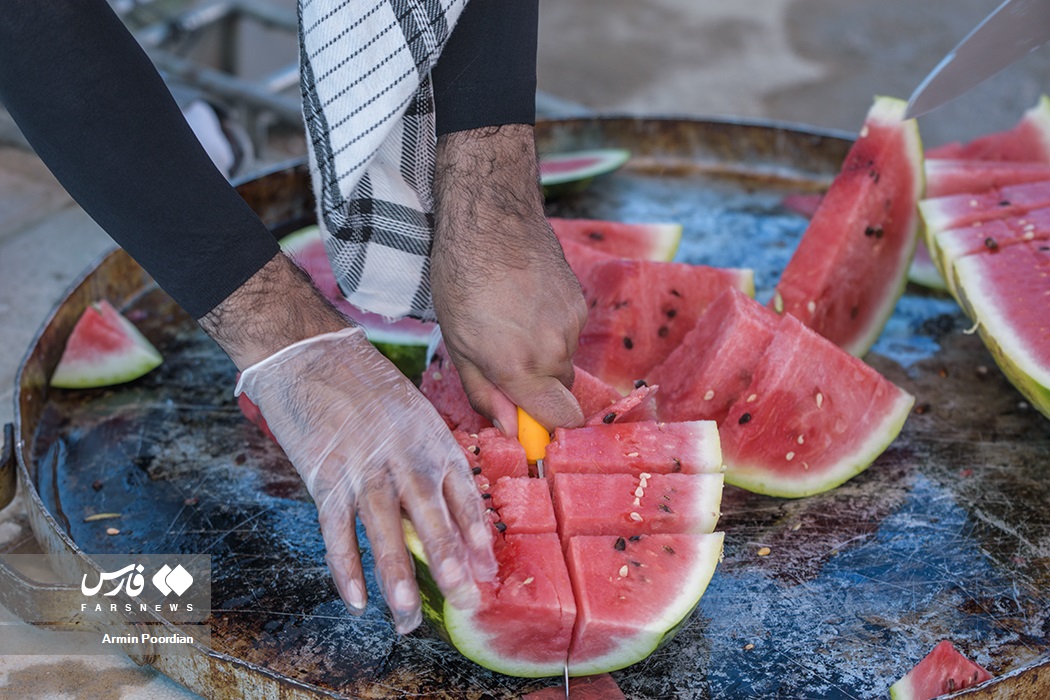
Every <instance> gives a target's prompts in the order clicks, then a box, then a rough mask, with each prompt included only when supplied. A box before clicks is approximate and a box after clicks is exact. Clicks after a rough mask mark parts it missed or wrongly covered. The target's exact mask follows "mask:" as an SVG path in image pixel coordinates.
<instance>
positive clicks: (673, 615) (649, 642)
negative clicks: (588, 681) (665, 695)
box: [569, 532, 725, 676]
mask: <svg viewBox="0 0 1050 700" xmlns="http://www.w3.org/2000/svg"><path fill="white" fill-rule="evenodd" d="M704 542H705V543H707V544H706V546H705V548H704V551H703V552H702V553H701V554H700V555H699V556H697V558H696V561H695V562H694V564H693V568H692V570H690V571H689V573H688V575H685V574H683V576H682V580H683V581H688V582H689V584H690V585H688V586H682V588H681V595H679V596H678V598H677V599H675V601H674V602H673V603H672V604H671V605H669V606H668V607H667V608H666V609H665V610H664V612H663V614H662V615H661V616H660V617H659V618H657V619H656V620H654V621H653V623H651V624H650V626H649V628H648V629H646V630H644V631H643V630H639V634H638V636H637V637H635V638H633V642H634V643H633V644H631V645H629V646H627V645H624V646H620V647H618V648H617V649H615V650H614V651H611V652H609V653H607V654H605V655H604V656H600V657H598V658H597V659H591V660H590V661H588V662H587V663H585V664H580V663H576V664H570V665H569V675H570V676H591V675H596V674H599V673H609V672H612V671H617V670H619V669H621V668H626V667H628V666H630V665H632V664H636V663H638V662H639V661H642V660H643V659H646V658H648V657H649V656H650V655H651V654H652V653H653V652H655V651H656V650H657V649H659V648H661V647H662V646H664V645H665V644H667V643H668V642H670V641H671V640H672V639H673V638H674V636H675V635H676V634H677V633H678V631H679V630H680V629H681V628H682V627H684V626H685V623H687V622H688V621H689V619H690V618H691V617H692V615H693V611H695V610H696V608H697V606H698V605H699V604H700V599H701V598H702V597H703V595H704V593H705V592H706V591H707V586H708V585H709V584H710V583H711V579H712V578H713V577H714V573H715V570H716V569H717V568H718V563H719V562H720V561H721V560H722V547H723V544H724V542H725V533H722V532H713V533H710V534H709V535H707V536H705V540H704Z"/></svg>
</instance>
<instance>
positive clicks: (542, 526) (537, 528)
mask: <svg viewBox="0 0 1050 700" xmlns="http://www.w3.org/2000/svg"><path fill="white" fill-rule="evenodd" d="M491 496H492V497H491V498H489V499H486V500H488V501H489V504H490V505H489V513H490V516H491V517H492V518H494V520H493V522H494V523H496V529H497V530H499V531H501V532H505V533H507V534H517V535H539V534H542V533H544V532H557V531H558V523H557V522H556V521H555V519H554V506H553V504H552V503H551V493H550V489H548V488H547V484H546V483H545V482H544V481H543V479H533V478H530V477H528V476H524V477H510V476H504V477H501V478H500V479H499V480H498V481H496V483H495V484H493V485H492V489H491Z"/></svg>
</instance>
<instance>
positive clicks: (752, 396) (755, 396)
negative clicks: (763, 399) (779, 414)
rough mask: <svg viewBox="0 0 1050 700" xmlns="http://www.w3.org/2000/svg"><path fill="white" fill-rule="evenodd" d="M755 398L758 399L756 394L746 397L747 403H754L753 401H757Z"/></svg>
mask: <svg viewBox="0 0 1050 700" xmlns="http://www.w3.org/2000/svg"><path fill="white" fill-rule="evenodd" d="M757 398H758V394H751V396H748V397H747V402H748V403H754V402H755V399H757Z"/></svg>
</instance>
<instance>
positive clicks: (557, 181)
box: [540, 148, 631, 198]
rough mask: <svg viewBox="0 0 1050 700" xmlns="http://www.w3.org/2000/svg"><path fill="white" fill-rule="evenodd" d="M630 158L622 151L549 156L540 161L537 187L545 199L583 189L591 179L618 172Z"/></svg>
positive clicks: (607, 149) (606, 149) (598, 150)
mask: <svg viewBox="0 0 1050 700" xmlns="http://www.w3.org/2000/svg"><path fill="white" fill-rule="evenodd" d="M630 158H631V152H630V151H627V150H624V149H622V148H599V149H592V150H588V151H569V152H565V153H548V154H545V155H543V156H541V157H540V184H541V185H542V186H543V193H544V195H546V196H547V197H552V198H553V197H557V196H561V195H564V194H570V193H572V192H580V191H582V190H584V189H586V188H587V187H588V186H589V185H590V184H591V181H593V180H594V178H596V177H598V176H599V175H606V174H608V173H611V172H613V171H614V170H618V169H619V168H620V167H622V166H623V164H624V163H626V162H627V161H628V160H630Z"/></svg>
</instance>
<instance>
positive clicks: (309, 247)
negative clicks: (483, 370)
mask: <svg viewBox="0 0 1050 700" xmlns="http://www.w3.org/2000/svg"><path fill="white" fill-rule="evenodd" d="M281 250H283V251H284V252H285V254H286V255H288V257H290V258H292V260H294V261H295V263H296V264H297V265H299V267H301V268H302V269H303V270H304V271H305V272H306V273H307V274H308V275H309V276H310V279H311V280H313V283H314V286H316V287H317V289H318V290H319V291H320V292H321V293H322V294H323V295H324V296H325V298H326V299H328V301H329V302H331V303H332V305H333V306H335V308H337V309H338V310H339V311H340V312H342V313H343V314H344V315H345V316H346V317H347V318H349V319H350V320H351V321H353V322H354V323H356V324H357V325H359V326H361V327H362V328H364V330H365V334H366V335H367V336H368V339H369V340H370V341H371V342H372V344H373V345H375V346H376V348H377V349H378V350H379V351H380V352H381V353H383V354H384V355H386V357H387V358H388V359H389V360H390V361H391V362H393V363H394V364H395V365H396V366H397V368H398V369H400V370H401V371H402V372H403V373H404V374H405V376H407V377H409V378H411V379H417V378H418V377H419V376H420V375H421V374H422V373H423V369H424V368H425V367H426V354H427V346H428V344H429V343H430V340H431V338H432V337H433V335H434V334H435V333H436V332H437V330H436V329H437V324H436V323H433V322H430V321H420V320H418V319H414V318H401V319H396V320H392V319H388V318H386V317H384V316H381V315H379V314H374V313H371V312H370V311H365V310H364V309H361V308H358V307H357V306H354V305H353V304H351V303H350V302H349V301H347V300H346V298H345V297H344V296H343V293H342V291H340V289H339V283H338V282H337V281H336V279H335V275H334V274H333V273H332V266H331V263H330V262H329V261H328V253H327V252H326V251H325V247H324V241H323V240H322V239H321V232H320V230H319V229H318V228H317V226H307V227H306V228H303V229H300V230H298V231H296V232H294V233H290V234H288V235H287V236H285V237H284V238H282V239H281Z"/></svg>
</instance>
